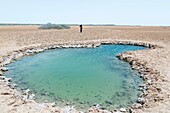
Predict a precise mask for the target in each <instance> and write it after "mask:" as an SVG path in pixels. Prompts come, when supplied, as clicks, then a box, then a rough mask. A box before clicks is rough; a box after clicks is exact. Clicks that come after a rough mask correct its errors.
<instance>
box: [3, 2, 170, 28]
mask: <svg viewBox="0 0 170 113" xmlns="http://www.w3.org/2000/svg"><path fill="white" fill-rule="evenodd" d="M47 22H51V23H56V24H57V23H58V24H60V23H63V24H80V23H82V24H116V25H167V26H170V0H84V1H82V0H0V23H37V24H41V23H47Z"/></svg>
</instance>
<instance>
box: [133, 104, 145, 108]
mask: <svg viewBox="0 0 170 113" xmlns="http://www.w3.org/2000/svg"><path fill="white" fill-rule="evenodd" d="M131 107H132V108H133V109H141V108H142V107H143V106H142V105H141V104H139V103H135V104H133V105H132V106H131Z"/></svg>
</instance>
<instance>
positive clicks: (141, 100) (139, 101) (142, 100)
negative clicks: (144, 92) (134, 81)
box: [137, 98, 145, 105]
mask: <svg viewBox="0 0 170 113" xmlns="http://www.w3.org/2000/svg"><path fill="white" fill-rule="evenodd" d="M137 103H140V104H142V105H143V104H144V103H145V99H144V98H138V100H137Z"/></svg>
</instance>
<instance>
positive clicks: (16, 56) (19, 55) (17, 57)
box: [13, 52, 24, 59]
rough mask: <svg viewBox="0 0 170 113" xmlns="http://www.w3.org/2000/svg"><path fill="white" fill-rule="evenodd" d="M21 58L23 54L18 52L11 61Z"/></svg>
mask: <svg viewBox="0 0 170 113" xmlns="http://www.w3.org/2000/svg"><path fill="white" fill-rule="evenodd" d="M23 56H24V54H23V53H22V52H20V53H18V54H17V55H15V56H14V58H13V59H19V58H21V57H23Z"/></svg>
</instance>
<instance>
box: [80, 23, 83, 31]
mask: <svg viewBox="0 0 170 113" xmlns="http://www.w3.org/2000/svg"><path fill="white" fill-rule="evenodd" d="M79 27H80V33H82V32H83V25H82V24H81V25H80V26H79Z"/></svg>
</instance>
